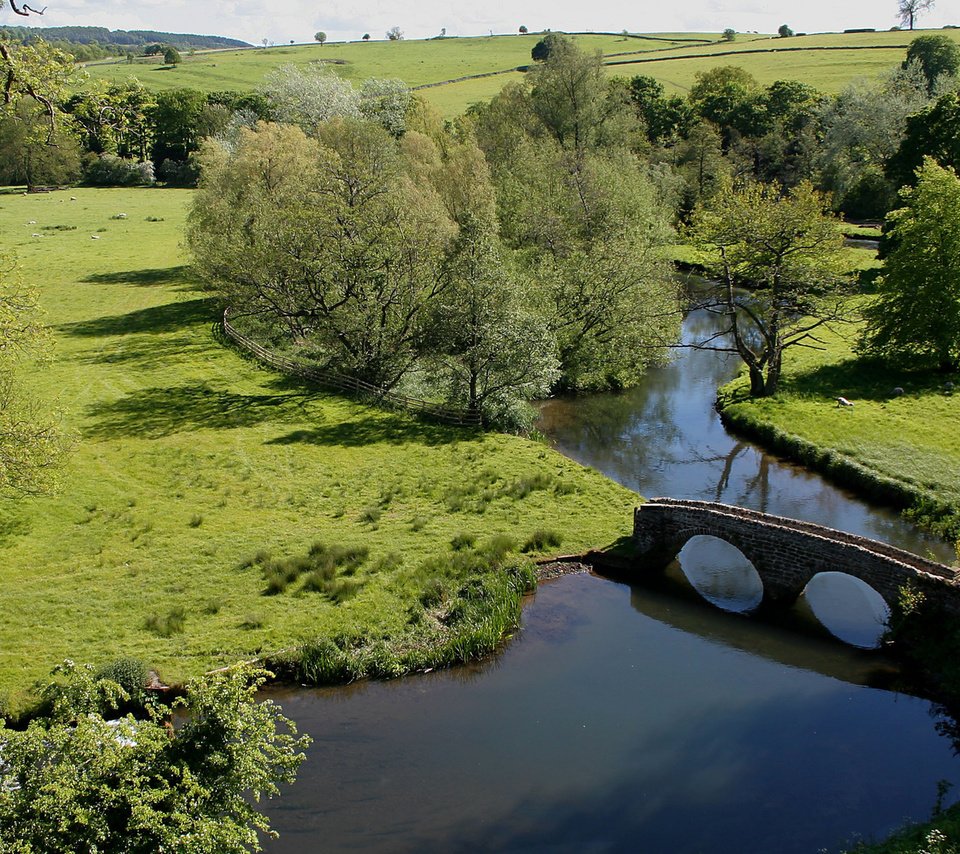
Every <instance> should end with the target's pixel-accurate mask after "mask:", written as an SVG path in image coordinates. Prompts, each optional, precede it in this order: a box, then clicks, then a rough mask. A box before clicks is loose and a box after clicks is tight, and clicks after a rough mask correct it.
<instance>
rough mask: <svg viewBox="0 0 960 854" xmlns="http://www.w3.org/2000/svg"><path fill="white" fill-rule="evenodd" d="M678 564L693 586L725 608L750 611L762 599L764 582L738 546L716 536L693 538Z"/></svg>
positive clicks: (714, 602) (735, 610) (711, 601)
mask: <svg viewBox="0 0 960 854" xmlns="http://www.w3.org/2000/svg"><path fill="white" fill-rule="evenodd" d="M677 564H678V565H679V567H680V570H681V571H682V572H683V574H684V576H685V577H686V578H687V580H688V581H689V582H690V584H691V585H692V586H693V588H694V589H695V590H696V591H697V592H698V593H699V594H700V595H701V596H702V597H703V598H704V599H706V600H707V601H708V602H710V603H712V604H713V605H716V606H717V607H718V608H721V609H722V610H724V611H734V612H736V613H749V612H750V611H753V610H754V609H756V608H757V607H758V606H759V605H760V603H761V602H762V601H763V581H761V579H760V576H759V574H758V573H757V570H756V569H754V566H753V564H752V563H750V561H749V560H748V559H747V558H746V556H745V555H744V554H743V552H741V551H740V549H738V548H737V547H736V546H733V545H731V544H730V543H727V542H724V541H723V540H720V539H717V538H716V537H710V536H703V535H698V536H696V537H691V538H690V539H689V540H688V541H687V543H686V545H685V546H684V547H683V549H681V551H680V554H679V555H677Z"/></svg>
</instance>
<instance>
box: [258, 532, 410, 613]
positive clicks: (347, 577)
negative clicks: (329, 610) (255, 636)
mask: <svg viewBox="0 0 960 854" xmlns="http://www.w3.org/2000/svg"><path fill="white" fill-rule="evenodd" d="M258 554H260V555H262V556H263V557H262V559H258V557H256V556H255V557H254V558H251V559H250V560H248V561H244V563H243V564H242V566H257V567H259V568H260V571H261V573H262V574H263V580H264V581H265V582H266V587H265V588H264V590H263V595H264V596H277V595H279V594H281V593H286V592H287V591H288V590H289V589H290V588H295V589H296V591H297V592H300V593H320V594H322V595H324V596H326V597H327V598H329V599H330V600H331V601H332V602H335V603H340V602H343V601H345V600H346V599H349V598H350V597H352V596H354V595H355V594H356V593H357V591H358V590H360V588H361V587H362V586H363V581H362V580H360V579H356V578H353V576H354V575H355V574H356V573H357V571H358V570H359V569H360V568H361V567H362V566H363V565H364V563H366V561H367V558H368V557H369V556H370V549H369V548H367V547H366V546H327V545H326V544H324V543H314V544H313V545H312V546H310V550H309V551H308V552H307V554H305V555H297V556H292V557H285V558H277V559H274V558H271V557H269V555H268V553H267V552H262V553H258ZM393 559H395V558H391V557H390V556H387V557H386V558H381V561H384V562H381V561H378V563H377V566H379V568H380V569H381V570H382V569H383V567H385V566H389V565H390V561H391V560H393Z"/></svg>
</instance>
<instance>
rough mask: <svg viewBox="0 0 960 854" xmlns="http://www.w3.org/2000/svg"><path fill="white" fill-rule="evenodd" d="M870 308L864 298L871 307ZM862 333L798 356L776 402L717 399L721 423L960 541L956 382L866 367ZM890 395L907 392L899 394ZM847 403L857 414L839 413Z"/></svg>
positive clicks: (737, 388) (740, 395)
mask: <svg viewBox="0 0 960 854" xmlns="http://www.w3.org/2000/svg"><path fill="white" fill-rule="evenodd" d="M867 299H868V298H867ZM858 331H859V325H858V324H857V323H851V324H847V325H844V326H843V327H841V328H839V329H838V330H837V331H836V332H834V333H832V334H831V333H824V335H823V338H824V343H825V349H822V350H816V349H807V348H796V347H795V348H792V349H789V350H787V352H786V354H785V357H784V376H783V380H782V383H781V388H780V392H779V393H778V394H777V395H776V396H775V397H772V398H763V399H758V400H750V399H749V398H748V397H747V391H748V383H747V380H746V378H745V377H741V378H739V379H737V380H735V381H734V382H733V383H731V384H729V385H727V386H726V387H724V388H723V389H722V390H721V394H720V400H721V405H722V407H723V415H724V419H725V421H726V422H727V423H728V424H729V425H730V426H731V427H733V428H734V429H735V430H738V431H740V432H744V433H746V434H748V435H750V436H752V437H756V438H758V439H759V440H760V441H761V442H762V443H763V444H765V445H767V446H768V447H770V448H772V449H773V450H774V451H776V452H779V453H784V454H786V455H788V456H790V457H792V458H794V459H797V460H798V461H800V462H802V463H804V464H806V465H809V466H810V467H812V468H816V469H818V470H820V471H822V472H824V473H825V474H827V475H829V476H831V477H833V478H835V479H836V480H838V481H839V482H841V483H844V484H847V485H850V486H852V487H854V488H855V489H857V490H858V491H860V492H861V493H863V494H866V495H868V496H873V497H876V498H878V499H881V500H887V501H889V500H893V501H895V502H897V503H899V504H901V505H903V506H905V507H907V508H909V509H908V515H911V516H912V517H913V518H915V519H916V520H917V521H918V522H920V523H921V524H924V525H926V526H927V527H930V528H931V529H932V530H934V531H937V532H938V533H940V534H942V535H944V536H946V537H947V538H948V539H950V540H957V539H960V429H958V427H960V392H957V391H949V390H947V389H946V388H945V385H946V383H948V382H953V383H954V384H955V385H957V386H960V376H957V375H952V376H948V375H943V374H938V373H935V372H918V371H908V370H897V369H896V367H893V366H890V365H883V364H878V363H870V362H864V361H862V360H860V359H858V358H857V357H856V355H855V354H854V352H853V349H852V344H853V342H854V341H855V340H856V336H857V334H858ZM894 389H903V394H902V395H901V394H898V393H896V392H895V391H894ZM837 397H845V398H847V399H848V400H850V401H852V402H853V404H854V405H853V406H852V407H838V406H837V402H836V398H837Z"/></svg>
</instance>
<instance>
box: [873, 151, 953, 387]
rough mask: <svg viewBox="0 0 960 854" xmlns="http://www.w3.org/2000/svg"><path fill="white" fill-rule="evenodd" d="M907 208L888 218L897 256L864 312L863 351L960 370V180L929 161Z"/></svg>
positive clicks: (909, 192)
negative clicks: (918, 359)
mask: <svg viewBox="0 0 960 854" xmlns="http://www.w3.org/2000/svg"><path fill="white" fill-rule="evenodd" d="M901 199H902V201H903V207H902V208H899V209H898V210H895V211H892V212H891V213H890V214H889V216H888V217H887V232H888V236H889V243H890V245H891V247H892V248H891V249H890V250H889V252H888V254H887V257H886V259H885V260H884V266H883V276H882V277H881V279H880V282H879V295H878V296H877V298H876V300H875V301H874V302H873V303H871V304H870V305H869V306H868V307H867V308H866V309H864V317H865V318H866V329H865V332H864V335H863V337H862V339H861V350H862V351H863V352H866V353H870V354H875V355H881V356H887V357H920V358H921V359H929V360H932V361H933V362H934V363H935V364H936V366H937V367H938V368H939V369H940V370H943V371H950V370H956V369H957V367H958V366H960V178H958V177H957V174H956V172H954V171H953V169H951V168H944V167H942V166H940V165H939V164H938V163H936V162H935V161H934V160H933V159H931V158H929V157H927V158H925V159H924V161H923V165H922V166H921V167H920V169H919V170H918V171H917V183H916V186H915V187H912V188H906V189H904V190H902V191H901Z"/></svg>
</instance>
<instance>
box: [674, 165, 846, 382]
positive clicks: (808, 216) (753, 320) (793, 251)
mask: <svg viewBox="0 0 960 854" xmlns="http://www.w3.org/2000/svg"><path fill="white" fill-rule="evenodd" d="M689 236H690V238H691V239H692V240H693V242H694V243H695V244H696V245H697V246H698V247H699V248H700V249H701V250H702V251H703V252H704V253H705V255H706V257H707V259H708V265H709V267H710V268H711V273H712V274H713V275H714V276H715V277H716V278H717V281H718V288H717V291H716V292H715V293H714V294H713V295H712V296H711V297H710V298H708V299H707V300H706V301H705V302H704V305H705V307H706V308H708V309H709V310H712V311H714V312H717V313H719V314H722V315H724V316H725V317H726V318H727V321H728V323H727V325H726V326H725V327H724V328H723V330H722V331H720V332H718V333H717V334H716V335H715V336H713V337H712V338H711V339H710V340H708V341H701V342H698V343H697V344H696V345H695V346H698V347H700V348H701V349H711V350H720V351H723V352H731V353H736V354H737V355H738V356H740V358H741V359H742V360H743V362H744V364H745V365H746V367H747V370H748V372H749V375H750V394H751V395H752V396H753V397H765V396H768V395H772V394H775V393H776V391H777V387H778V386H779V383H780V376H781V371H782V365H783V354H784V351H785V350H787V349H788V348H790V347H814V348H817V347H819V346H820V340H819V339H818V337H817V330H818V329H820V328H821V327H823V326H825V325H827V324H829V323H831V322H836V321H839V320H841V319H843V318H844V316H845V311H844V295H845V292H846V279H845V278H844V276H843V275H842V273H841V271H842V269H843V263H842V251H843V233H842V232H841V229H840V224H839V222H838V221H837V220H836V218H835V217H833V216H832V214H831V213H830V212H829V209H828V206H827V200H826V198H825V197H823V196H822V195H820V194H819V193H818V192H816V191H815V190H814V189H813V187H811V186H810V184H809V183H806V182H804V183H801V184H799V185H798V186H797V187H795V188H793V189H792V190H790V191H789V192H788V193H786V194H783V193H782V191H781V188H780V187H779V186H778V185H776V184H770V185H763V184H752V185H749V186H747V187H744V188H743V189H740V190H733V189H731V188H728V189H727V191H726V192H723V193H720V194H718V195H717V196H715V197H714V198H713V199H712V200H711V201H710V203H709V205H707V206H700V207H698V208H697V209H696V210H695V211H694V213H693V217H692V221H691V226H690V229H689ZM740 287H748V288H750V289H751V290H752V293H751V294H750V295H749V296H746V297H744V295H743V294H742V293H741V292H739V291H738V288H740Z"/></svg>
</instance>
